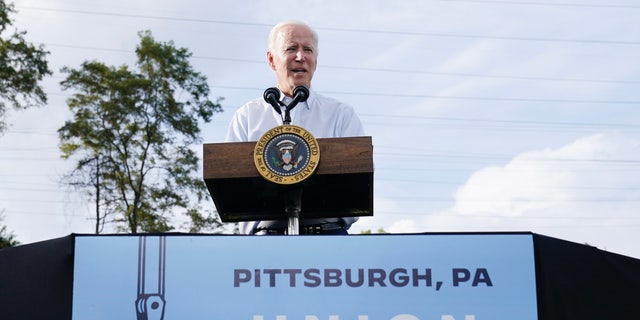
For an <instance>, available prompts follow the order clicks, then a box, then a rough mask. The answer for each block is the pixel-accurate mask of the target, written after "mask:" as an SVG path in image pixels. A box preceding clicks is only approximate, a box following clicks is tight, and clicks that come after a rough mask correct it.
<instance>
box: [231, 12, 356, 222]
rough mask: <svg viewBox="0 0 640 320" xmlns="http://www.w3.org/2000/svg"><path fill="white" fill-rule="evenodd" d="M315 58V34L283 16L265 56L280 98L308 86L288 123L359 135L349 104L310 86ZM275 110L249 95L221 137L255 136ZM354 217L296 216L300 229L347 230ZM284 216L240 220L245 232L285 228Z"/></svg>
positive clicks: (273, 123)
mask: <svg viewBox="0 0 640 320" xmlns="http://www.w3.org/2000/svg"><path fill="white" fill-rule="evenodd" d="M317 58H318V35H317V33H316V32H315V31H313V30H312V29H311V28H310V27H309V26H308V25H306V24H305V23H303V22H300V21H284V22H281V23H279V24H277V25H276V26H275V27H274V28H273V29H272V30H271V33H270V34H269V43H268V50H267V61H268V63H269V66H270V67H271V69H272V70H273V71H274V72H275V74H276V79H277V82H278V89H279V90H280V92H281V93H282V94H281V97H282V98H281V99H282V100H283V102H284V103H285V104H286V105H288V104H289V102H290V101H291V100H292V98H293V96H294V94H293V90H294V88H295V87H297V86H305V87H307V88H309V92H310V93H309V98H308V99H307V100H306V101H305V102H300V103H298V105H297V106H296V107H295V108H294V109H292V110H291V119H292V124H294V125H297V126H300V127H302V128H304V129H305V130H307V131H309V132H310V133H311V134H312V135H313V136H314V137H315V138H333V137H354V136H364V129H363V128H362V124H361V122H360V120H359V119H358V117H357V116H356V114H355V112H354V111H353V108H351V107H350V106H348V105H345V104H343V103H341V102H339V101H337V100H335V99H332V98H328V97H324V96H321V95H319V94H317V93H316V92H314V91H313V90H312V88H311V79H312V78H313V74H314V72H315V70H316V66H317ZM284 114H285V113H284V112H282V113H281V114H279V113H278V112H276V111H275V110H274V109H273V107H272V106H271V105H270V104H269V103H267V102H266V101H264V99H263V98H262V97H260V98H257V99H254V100H252V101H249V102H248V103H246V104H245V105H243V106H242V107H240V109H238V111H236V113H235V114H234V116H233V118H232V120H231V123H230V125H229V130H228V132H227V137H226V141H228V142H245V141H257V140H258V139H260V137H261V136H262V135H263V134H264V133H265V132H266V131H268V130H269V129H272V128H274V127H277V126H280V125H282V124H283V116H284ZM357 219H358V218H353V217H349V218H327V219H304V213H303V216H302V217H301V219H300V234H347V230H348V229H349V227H350V226H351V224H353V223H354V222H355V221H356V220H357ZM286 228H287V220H286V219H285V220H281V221H280V220H278V221H255V222H241V223H240V231H241V232H242V233H245V234H284V232H285V230H286Z"/></svg>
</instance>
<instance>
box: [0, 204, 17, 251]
mask: <svg viewBox="0 0 640 320" xmlns="http://www.w3.org/2000/svg"><path fill="white" fill-rule="evenodd" d="M3 218H4V217H3V216H2V212H1V211H0V222H2V220H3ZM19 244H20V242H18V240H16V238H15V235H14V234H13V233H11V232H9V230H7V226H3V225H2V224H0V249H4V248H9V247H15V246H17V245H19Z"/></svg>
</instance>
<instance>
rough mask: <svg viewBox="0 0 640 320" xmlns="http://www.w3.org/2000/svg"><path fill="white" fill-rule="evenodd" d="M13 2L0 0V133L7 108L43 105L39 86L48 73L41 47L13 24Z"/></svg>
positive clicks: (44, 97) (42, 91) (43, 98)
mask: <svg viewBox="0 0 640 320" xmlns="http://www.w3.org/2000/svg"><path fill="white" fill-rule="evenodd" d="M13 13H15V10H14V8H13V4H7V3H6V2H5V1H4V0H0V134H2V132H4V130H5V129H6V127H7V124H6V122H5V115H6V111H7V110H6V109H7V107H13V108H15V109H26V108H29V107H34V106H40V105H44V104H45V103H46V102H47V96H46V94H45V93H44V90H43V89H42V87H41V86H40V85H39V82H40V81H41V80H42V78H43V77H44V76H45V75H50V74H51V71H50V70H49V67H48V64H47V60H46V56H47V54H48V52H47V51H45V50H44V49H43V46H42V45H40V46H38V47H36V46H34V45H32V44H30V43H27V42H26V41H25V39H24V36H25V35H26V31H19V30H16V29H15V28H13V27H12V25H13V20H12V19H11V14H13Z"/></svg>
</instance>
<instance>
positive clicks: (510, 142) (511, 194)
mask: <svg viewBox="0 0 640 320" xmlns="http://www.w3.org/2000/svg"><path fill="white" fill-rule="evenodd" d="M15 5H16V9H17V10H18V11H19V12H18V14H16V15H15V16H14V18H15V25H16V26H17V27H19V28H20V29H22V30H26V31H27V32H28V33H27V39H28V40H29V41H31V42H33V43H38V44H39V43H42V44H44V45H45V47H46V49H47V50H48V51H50V52H51V54H50V55H49V61H50V66H51V69H52V70H54V71H55V72H54V75H53V76H52V77H49V78H48V79H46V80H45V82H44V85H45V88H46V91H47V93H48V94H49V104H48V105H47V106H46V107H43V108H38V109H31V110H27V111H21V112H15V111H11V112H9V117H8V119H7V120H8V122H9V123H10V124H11V125H12V126H11V127H10V128H9V130H8V131H7V132H6V133H5V134H4V136H2V137H0V150H1V152H0V208H4V224H6V225H7V226H8V228H9V229H10V230H12V231H13V232H14V233H15V235H16V236H17V238H18V240H20V241H21V242H23V243H29V242H33V241H40V240H46V239H51V238H54V237H59V236H65V235H67V234H69V233H90V232H92V231H93V228H94V227H93V223H92V221H91V220H90V217H91V216H92V214H93V210H94V209H93V207H92V205H91V203H90V202H89V201H86V200H85V199H83V198H82V197H81V196H80V195H78V194H74V193H69V192H65V190H64V188H63V187H62V186H61V185H59V184H58V181H59V178H60V176H61V175H63V174H64V173H65V172H67V171H68V170H69V169H70V168H71V166H72V165H73V164H72V163H70V162H65V161H63V160H61V159H60V157H59V156H60V152H59V151H58V149H57V145H58V139H57V135H56V130H57V129H59V128H60V127H61V126H62V125H63V124H64V121H65V120H68V119H70V117H71V115H70V113H69V111H68V108H67V106H66V103H65V100H66V99H67V98H68V96H69V93H67V92H63V91H62V90H61V89H60V86H59V82H60V81H62V80H63V78H64V75H63V74H61V73H60V72H59V70H60V68H61V67H63V66H69V67H72V68H77V67H78V66H79V65H80V64H81V63H82V62H84V61H86V60H98V61H101V62H105V63H107V64H110V65H122V64H128V65H132V64H133V63H134V59H135V55H134V52H133V51H134V48H135V46H136V45H137V44H138V40H139V38H138V36H137V32H138V31H141V30H151V31H152V32H153V35H154V37H155V38H156V40H158V41H170V40H171V41H174V42H175V44H176V46H178V47H185V48H187V49H189V50H190V51H191V52H192V53H193V58H192V63H193V65H194V66H195V68H196V70H198V71H200V72H201V73H203V74H204V75H206V76H207V78H208V81H209V84H210V86H211V89H212V96H211V97H212V98H214V99H215V98H216V97H224V101H223V102H222V105H223V108H224V113H222V114H219V115H217V116H216V117H215V119H214V120H213V121H212V123H210V124H206V125H203V127H202V128H203V138H204V141H203V142H206V143H215V142H222V141H223V139H224V135H225V132H226V127H227V124H228V122H229V119H230V117H231V115H232V114H233V112H234V111H235V110H236V109H237V108H238V107H239V106H240V105H242V104H243V103H244V102H246V101H248V100H250V99H252V98H255V97H258V96H261V95H262V92H263V91H264V89H265V88H267V87H271V86H273V85H274V84H275V77H274V75H273V73H272V72H271V70H270V69H269V68H268V66H267V64H266V58H265V56H266V55H265V48H266V36H267V34H268V32H269V30H270V28H271V26H272V25H274V24H276V23H277V22H279V21H281V20H284V19H292V18H293V19H299V20H304V21H306V22H308V23H309V24H310V25H312V26H313V27H315V28H316V30H317V31H318V33H319V37H320V56H319V57H318V70H317V71H316V74H315V77H314V81H313V88H314V90H316V91H318V92H320V93H323V94H325V95H328V96H332V97H335V98H337V99H340V100H342V101H344V102H346V103H348V104H350V105H352V106H353V107H354V108H355V110H356V112H357V113H358V115H359V116H360V118H361V120H362V122H363V124H364V126H365V130H366V132H367V134H368V135H371V136H372V138H373V144H374V161H375V167H376V169H375V182H374V188H375V199H374V209H375V214H374V217H366V218H362V219H361V220H360V221H359V222H358V223H356V224H355V225H354V226H353V229H352V232H359V231H360V230H365V229H372V230H377V229H378V228H384V229H385V230H387V231H390V232H394V233H400V232H442V231H445V232H455V231H532V232H536V233H540V234H544V235H548V236H552V237H556V238H561V239H565V240H569V241H574V242H578V243H588V244H590V245H593V246H596V247H598V248H601V249H604V250H609V251H613V252H617V253H621V254H625V255H630V256H634V257H640V247H639V246H638V245H637V243H639V241H640V236H639V235H638V234H640V216H638V212H639V211H640V210H639V209H640V185H639V183H638V181H640V109H639V108H638V106H640V95H639V94H638V92H640V90H638V89H639V88H640V61H639V60H638V57H639V56H640V24H638V23H637V21H640V6H638V5H637V4H636V2H634V1H615V2H611V1H607V2H605V1H601V0H599V1H595V0H572V1H566V2H548V1H547V2H545V1H518V0H515V1H499V0H497V1H480V0H478V1H455V0H449V1H445V0H427V1H423V0H420V1H393V2H392V1H377V0H374V1H287V0H285V1H255V0H252V1H246V2H242V3H239V2H235V1H204V0H202V1H192V0H186V1H164V0H154V1H143V0H129V1H122V0H114V1H109V2H99V1H80V0H47V1H44V0H41V1H36V0H19V1H16V2H15ZM294 124H295V123H294ZM194 148H195V149H196V150H200V149H201V146H194ZM211 205H212V206H213V204H211Z"/></svg>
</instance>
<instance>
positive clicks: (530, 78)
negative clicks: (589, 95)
mask: <svg viewBox="0 0 640 320" xmlns="http://www.w3.org/2000/svg"><path fill="white" fill-rule="evenodd" d="M43 44H44V45H46V46H50V47H61V48H70V49H84V50H96V51H108V52H122V53H134V51H132V50H126V49H113V48H102V47H91V46H79V45H68V44H58V43H43ZM192 58H194V59H200V60H213V61H228V62H236V63H252V64H265V63H266V62H265V61H262V60H252V59H238V58H229V57H212V56H192ZM320 66H321V67H322V68H326V69H337V70H353V71H368V72H384V73H403V74H424V75H434V76H446V77H468V78H487V79H504V80H526V81H545V82H547V81H555V82H577V83H607V84H628V85H638V84H640V81H638V80H618V79H581V78H558V77H536V76H517V75H516V76H513V75H493V74H480V73H468V72H442V71H428V70H409V69H392V68H369V67H353V66H336V65H323V64H321V65H320ZM53 78H56V77H53ZM58 78H62V77H58Z"/></svg>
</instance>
